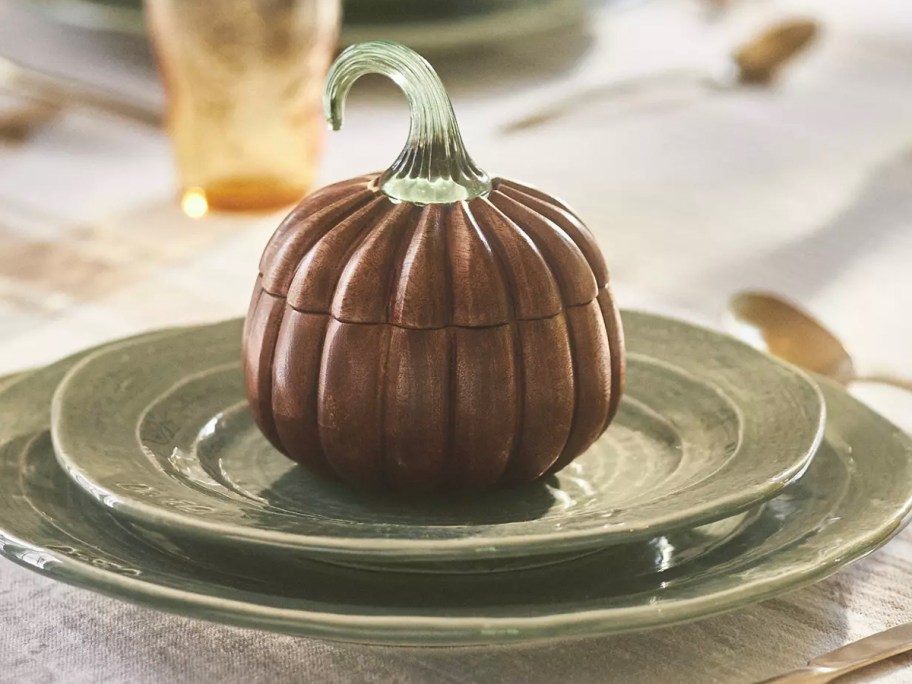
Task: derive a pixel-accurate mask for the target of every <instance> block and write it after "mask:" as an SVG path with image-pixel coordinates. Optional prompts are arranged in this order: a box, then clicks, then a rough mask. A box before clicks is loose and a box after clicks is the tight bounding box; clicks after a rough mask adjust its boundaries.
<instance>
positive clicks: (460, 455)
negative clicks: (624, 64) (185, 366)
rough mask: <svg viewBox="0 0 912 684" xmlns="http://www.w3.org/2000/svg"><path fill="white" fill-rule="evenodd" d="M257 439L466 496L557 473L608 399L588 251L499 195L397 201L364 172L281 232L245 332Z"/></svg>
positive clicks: (610, 306)
mask: <svg viewBox="0 0 912 684" xmlns="http://www.w3.org/2000/svg"><path fill="white" fill-rule="evenodd" d="M244 368H245V373H246V380H247V394H248V399H249V402H250V406H251V409H252V411H253V414H254V417H255V419H256V422H257V424H258V425H259V427H260V429H261V430H262V431H263V433H264V434H265V435H266V436H267V437H268V439H269V440H270V441H271V442H272V443H273V444H274V445H275V446H276V447H277V448H278V449H280V450H281V451H283V452H284V453H286V454H287V455H288V456H289V457H291V458H293V459H294V460H296V461H298V462H299V463H301V464H302V465H305V466H307V467H309V468H311V469H313V470H316V471H318V472H321V473H323V474H324V475H327V476H333V477H338V478H341V479H343V480H345V481H348V482H351V483H353V484H358V485H365V486H368V487H374V488H379V487H389V488H393V489H396V490H401V491H437V490H480V489H485V488H488V487H491V486H495V485H509V484H518V483H523V482H528V481H531V480H534V479H536V478H538V477H540V476H542V475H543V474H545V473H547V472H550V471H554V470H558V469H560V468H562V467H564V466H565V465H567V463H569V462H570V461H571V460H572V459H573V458H575V457H576V456H578V455H579V454H580V453H582V452H583V451H584V450H585V449H586V448H587V447H588V446H589V445H590V444H591V443H592V442H593V441H594V440H595V439H597V438H598V436H599V435H600V434H601V433H602V432H603V431H604V430H605V428H606V427H607V425H608V423H609V422H610V421H611V419H612V417H613V416H614V414H615V412H616V410H617V407H618V402H619V401H620V397H621V392H622V389H623V381H624V350H623V336H622V331H621V326H620V318H619V316H618V312H617V309H616V307H615V305H614V303H613V301H612V298H611V294H610V291H609V288H608V272H607V269H606V268H605V263H604V260H603V258H602V255H601V252H600V251H599V249H598V247H597V245H596V244H595V242H594V240H593V238H592V236H591V234H590V233H589V231H588V230H587V229H586V227H585V226H584V225H583V224H582V223H581V222H580V220H579V219H578V218H577V217H576V216H574V215H573V213H572V212H571V211H570V210H569V209H568V208H567V207H566V206H564V205H563V204H562V203H560V202H558V201H557V200H555V199H554V198H552V197H549V196H548V195H545V194H543V193H541V192H540V191H538V190H535V189H532V188H529V187H526V186H524V185H520V184H519V183H515V182H513V181H508V180H504V179H495V180H494V181H493V184H492V190H491V192H489V193H487V194H486V195H484V196H480V197H475V198H473V199H470V200H467V201H459V202H453V203H449V204H426V205H420V204H415V203H411V202H395V201H393V200H391V199H390V198H389V197H387V196H386V195H385V194H383V193H382V192H381V191H380V190H379V189H378V187H377V176H376V175H369V176H362V177H359V178H354V179H351V180H347V181H343V182H341V183H336V184H334V185H331V186H328V187H326V188H324V189H322V190H320V191H318V192H317V193H315V194H313V195H311V196H310V197H309V198H307V199H306V200H304V201H303V202H302V203H301V204H300V205H299V206H298V207H297V208H296V209H295V210H294V211H292V213H291V214H290V215H289V216H288V217H287V218H286V219H285V221H284V222H283V223H282V225H281V226H280V227H279V228H278V230H277V231H276V233H275V234H274V236H273V237H272V239H271V240H270V242H269V244H268V245H267V246H266V249H265V251H264V253H263V256H262V259H261V261H260V275H259V277H258V278H257V282H256V286H255V288H254V293H253V298H252V300H251V304H250V311H249V314H248V317H247V324H246V326H245V331H244Z"/></svg>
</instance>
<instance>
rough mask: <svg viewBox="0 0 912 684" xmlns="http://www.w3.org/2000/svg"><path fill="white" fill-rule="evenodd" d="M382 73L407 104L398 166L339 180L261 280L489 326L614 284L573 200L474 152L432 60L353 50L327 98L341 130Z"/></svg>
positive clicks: (314, 308)
mask: <svg viewBox="0 0 912 684" xmlns="http://www.w3.org/2000/svg"><path fill="white" fill-rule="evenodd" d="M371 72H377V73H381V74H384V75H386V76H389V77H390V78H392V79H393V80H394V81H395V82H396V83H397V84H398V85H399V86H400V87H401V88H402V90H403V91H404V92H405V94H406V97H407V99H408V102H409V111H410V115H411V126H410V129H409V137H408V140H407V141H406V144H405V147H404V148H403V150H402V152H401V153H400V155H399V157H398V158H397V159H396V161H395V162H394V163H393V165H392V166H391V167H390V168H389V169H387V170H386V171H384V172H383V173H380V174H370V175H366V176H361V177H358V178H353V179H351V180H348V181H343V182H342V183H336V184H335V185H331V186H328V187H326V188H323V189H322V190H320V191H318V192H316V193H314V194H313V195H311V196H310V197H308V198H307V199H305V200H304V201H303V202H302V203H301V204H300V205H299V206H298V207H297V208H296V209H295V210H294V211H292V213H291V214H290V215H289V216H288V217H287V218H286V219H285V221H284V222H283V223H282V225H280V226H279V228H278V230H277V231H276V233H275V234H274V235H273V237H272V239H271V240H270V242H269V244H268V245H267V247H266V250H265V251H264V253H263V257H262V259H261V262H260V273H261V287H262V288H263V289H264V290H265V291H266V292H268V293H270V294H272V295H274V296H277V297H283V298H285V299H286V302H287V304H288V305H289V306H291V307H292V308H294V309H297V310H298V311H302V312H306V313H324V314H330V315H332V316H333V317H335V318H336V319H338V320H340V321H344V322H351V323H370V324H378V323H385V324H391V325H396V326H400V327H405V328H419V329H435V328H443V327H447V326H460V327H489V326H495V325H502V324H506V323H510V322H512V321H517V320H535V319H543V318H550V317H552V316H555V315H557V314H558V313H560V312H561V311H562V310H564V309H565V308H567V307H571V306H579V305H585V304H589V303H590V302H592V301H593V300H595V299H596V297H597V295H598V292H599V290H600V289H601V288H603V287H605V285H606V284H607V281H608V273H607V269H606V268H605V263H604V260H603V259H602V255H601V252H600V251H599V249H598V246H597V245H596V244H595V241H594V239H593V237H592V235H591V233H590V232H589V231H588V229H587V228H586V227H585V226H584V225H583V224H582V222H581V221H580V220H579V219H578V218H577V217H576V216H575V215H574V214H573V213H572V212H571V211H570V210H569V209H568V208H567V207H566V206H565V205H563V204H562V203H561V202H559V201H558V200H556V199H554V198H553V197H550V196H549V195H546V194H545V193H542V192H540V191H538V190H535V189H533V188H530V187H528V186H525V185H521V184H519V183H515V182H513V181H508V180H505V179H500V178H498V179H494V180H491V179H490V178H489V176H488V175H487V174H486V173H485V172H484V171H482V170H481V169H479V168H478V166H477V165H476V164H475V163H474V162H473V161H472V159H471V158H470V157H469V155H468V153H467V152H466V150H465V147H464V145H463V142H462V136H461V134H460V132H459V128H458V125H457V123H456V117H455V115H454V113H453V108H452V105H451V103H450V100H449V98H448V97H447V94H446V92H445V90H444V89H443V85H442V84H441V82H440V79H439V78H438V76H437V74H436V73H435V72H434V70H433V68H432V67H431V66H430V64H428V62H427V61H426V60H425V59H424V58H422V57H421V56H420V55H418V54H417V53H415V52H413V51H412V50H409V49H408V48H406V47H404V46H402V45H398V44H396V43H388V42H383V41H372V42H367V43H359V44H357V45H353V46H352V47H350V48H348V49H347V50H345V51H344V52H343V53H342V54H341V55H340V56H339V58H338V60H337V61H336V62H335V64H334V65H333V68H332V69H331V71H330V73H329V76H328V78H327V85H326V90H325V95H324V109H325V112H326V117H327V119H328V121H329V122H330V124H331V126H332V127H333V128H334V129H339V128H340V127H341V125H342V111H343V106H344V102H345V97H346V96H347V94H348V92H349V90H350V89H351V86H352V84H353V83H354V82H355V80H357V79H358V78H359V77H361V76H363V75H364V74H367V73H371Z"/></svg>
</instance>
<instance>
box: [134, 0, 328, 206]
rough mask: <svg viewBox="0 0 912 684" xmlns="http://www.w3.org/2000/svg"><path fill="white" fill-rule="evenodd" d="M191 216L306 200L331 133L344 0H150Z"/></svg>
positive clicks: (149, 16)
mask: <svg viewBox="0 0 912 684" xmlns="http://www.w3.org/2000/svg"><path fill="white" fill-rule="evenodd" d="M146 19H147V23H148V24H149V29H150V33H151V35H152V39H153V44H154V49H155V54H156V58H157V61H158V65H159V71H160V72H161V74H162V79H163V81H164V84H165V90H166V95H167V99H168V118H167V120H168V131H169V133H170V135H171V137H172V141H173V145H174V153H175V156H176V160H177V167H178V173H179V175H180V182H181V186H182V193H183V194H182V206H183V208H184V210H185V212H186V213H188V214H189V215H191V216H200V215H202V214H204V213H205V212H206V211H207V210H208V209H215V210H224V211H258V210H269V209H276V208H279V207H283V206H286V205H288V204H291V203H293V202H297V201H298V200H300V199H301V198H302V197H303V196H304V195H305V194H306V193H307V191H308V189H309V188H310V184H311V182H312V180H313V175H314V169H315V166H316V161H317V158H318V156H319V153H320V147H321V143H322V139H323V133H324V125H325V124H324V123H323V118H322V110H321V107H322V105H321V95H322V88H323V80H324V77H325V75H326V70H327V68H328V66H329V62H330V60H331V58H332V57H333V55H334V51H335V47H336V38H337V33H338V24H339V0H146Z"/></svg>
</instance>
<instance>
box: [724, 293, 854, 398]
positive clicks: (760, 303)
mask: <svg viewBox="0 0 912 684" xmlns="http://www.w3.org/2000/svg"><path fill="white" fill-rule="evenodd" d="M725 323H726V327H727V328H728V330H729V332H731V333H732V334H733V335H734V336H735V337H738V338H740V339H741V340H743V341H744V342H747V343H748V344H750V345H751V346H753V347H755V348H757V349H761V350H763V351H766V352H769V353H770V354H772V355H773V356H777V357H779V358H780V359H783V360H785V361H788V362H789V363H792V364H794V365H796V366H798V367H800V368H804V369H805V370H809V371H813V372H814V373H819V374H820V375H825V376H827V377H829V378H831V379H833V380H836V381H837V382H840V383H842V384H848V383H849V382H851V381H852V380H854V379H856V378H857V374H856V372H855V365H854V364H853V362H852V357H851V356H850V355H849V352H848V351H847V350H846V348H845V347H844V346H843V345H842V343H841V342H840V341H839V339H838V338H837V337H836V336H835V335H834V334H833V333H831V332H830V331H829V330H827V329H826V328H825V327H824V326H823V325H822V324H821V323H819V322H818V321H817V320H815V319H814V318H812V317H811V316H810V315H809V314H807V313H805V312H804V311H802V310H801V309H799V308H798V307H797V306H796V305H794V304H792V303H791V302H789V301H787V300H785V299H783V298H781V297H777V296H776V295H773V294H769V293H766V292H740V293H738V294H736V295H735V296H734V297H732V299H731V300H730V302H729V306H728V311H727V312H726V320H725Z"/></svg>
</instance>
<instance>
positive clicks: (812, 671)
mask: <svg viewBox="0 0 912 684" xmlns="http://www.w3.org/2000/svg"><path fill="white" fill-rule="evenodd" d="M907 651H912V623H907V624H904V625H898V626H896V627H892V628H890V629H886V630H884V631H882V632H878V633H877V634H872V635H871V636H868V637H865V638H864V639H859V640H858V641H853V642H852V643H850V644H846V645H845V646H842V647H841V648H837V649H836V650H835V651H831V652H830V653H826V654H824V655H822V656H818V657H816V658H814V659H813V660H811V661H810V662H809V663H808V664H807V665H806V666H805V667H802V668H799V669H797V670H794V671H792V672H787V673H785V674H784V675H780V676H778V677H773V678H772V679H766V680H764V681H763V682H760V683H759V684H819V683H820V682H829V681H832V680H834V679H836V678H837V677H842V676H843V675H845V674H848V673H849V672H852V671H854V670H860V669H861V668H863V667H867V666H868V665H873V664H874V663H879V662H880V661H882V660H886V659H887V658H892V657H893V656H895V655H899V654H900V653H906V652H907Z"/></svg>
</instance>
